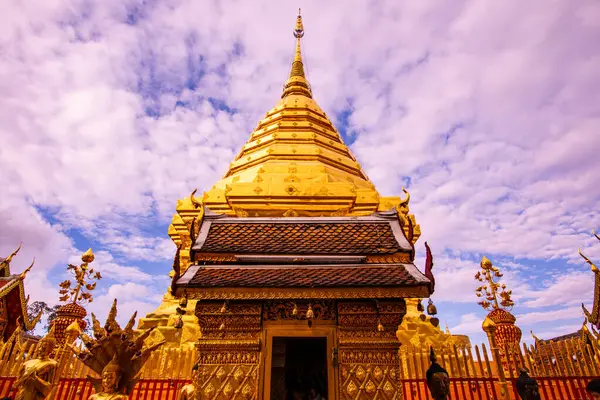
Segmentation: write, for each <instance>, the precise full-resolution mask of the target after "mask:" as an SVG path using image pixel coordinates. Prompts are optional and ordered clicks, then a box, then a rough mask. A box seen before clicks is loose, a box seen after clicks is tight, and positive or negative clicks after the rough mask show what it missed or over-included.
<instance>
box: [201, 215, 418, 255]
mask: <svg viewBox="0 0 600 400" xmlns="http://www.w3.org/2000/svg"><path fill="white" fill-rule="evenodd" d="M194 250H196V251H201V252H210V253H235V254H243V253H254V254H256V253H261V254H290V253H293V254H392V253H396V252H401V251H407V249H403V248H402V247H401V245H400V244H399V243H398V241H397V240H396V238H395V236H394V232H393V231H392V228H391V226H390V224H389V223H388V222H384V223H377V222H369V223H365V222H361V223H352V222H344V223H303V222H298V223H291V222H290V223H235V222H233V223H213V224H212V225H211V226H210V230H209V232H208V236H207V238H206V239H205V240H204V242H203V243H201V244H199V245H198V244H197V245H196V246H194Z"/></svg>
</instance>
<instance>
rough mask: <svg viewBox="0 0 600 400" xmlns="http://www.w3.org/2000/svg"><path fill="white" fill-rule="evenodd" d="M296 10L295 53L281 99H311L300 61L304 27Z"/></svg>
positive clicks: (302, 64)
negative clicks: (292, 95)
mask: <svg viewBox="0 0 600 400" xmlns="http://www.w3.org/2000/svg"><path fill="white" fill-rule="evenodd" d="M300 11H301V10H300V9H298V17H296V26H295V27H294V37H295V38H296V52H295V53H294V61H293V62H292V69H291V71H290V77H289V78H288V80H287V82H286V83H285V86H284V90H283V94H282V95H281V97H282V98H283V97H286V96H288V95H290V94H296V95H303V96H306V97H310V98H312V93H311V90H310V85H309V84H308V81H307V80H306V75H305V74H304V62H303V61H302V50H301V48H300V39H301V38H302V37H303V36H304V25H303V24H302V15H301V14H300Z"/></svg>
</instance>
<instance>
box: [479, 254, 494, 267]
mask: <svg viewBox="0 0 600 400" xmlns="http://www.w3.org/2000/svg"><path fill="white" fill-rule="evenodd" d="M481 268H484V269H490V268H492V262H491V261H490V260H489V259H488V258H487V257H486V256H483V257H482V258H481Z"/></svg>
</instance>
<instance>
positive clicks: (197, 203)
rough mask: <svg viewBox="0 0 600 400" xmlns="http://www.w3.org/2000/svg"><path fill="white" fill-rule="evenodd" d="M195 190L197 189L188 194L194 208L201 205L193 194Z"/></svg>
mask: <svg viewBox="0 0 600 400" xmlns="http://www.w3.org/2000/svg"><path fill="white" fill-rule="evenodd" d="M197 191H198V189H197V188H196V189H194V190H193V191H192V193H191V194H190V201H191V202H192V204H193V205H194V208H198V207H202V203H201V202H199V201H198V200H196V197H195V194H196V192H197Z"/></svg>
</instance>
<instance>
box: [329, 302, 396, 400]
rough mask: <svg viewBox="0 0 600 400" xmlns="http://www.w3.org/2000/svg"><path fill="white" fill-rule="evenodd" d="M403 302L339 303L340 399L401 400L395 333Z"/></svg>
mask: <svg viewBox="0 0 600 400" xmlns="http://www.w3.org/2000/svg"><path fill="white" fill-rule="evenodd" d="M405 313H406V303H405V302H404V300H397V301H385V302H384V301H381V302H375V301H372V300H371V301H352V302H350V301H348V302H339V303H338V327H339V330H338V342H339V348H338V363H339V371H340V376H339V385H340V387H339V393H340V399H357V398H362V397H368V398H383V399H400V398H402V385H401V383H400V363H399V357H398V350H399V348H400V343H399V342H398V339H397V338H396V329H397V327H398V325H400V323H401V322H402V317H403V316H404V314H405Z"/></svg>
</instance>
